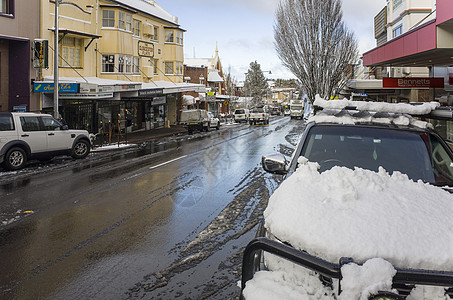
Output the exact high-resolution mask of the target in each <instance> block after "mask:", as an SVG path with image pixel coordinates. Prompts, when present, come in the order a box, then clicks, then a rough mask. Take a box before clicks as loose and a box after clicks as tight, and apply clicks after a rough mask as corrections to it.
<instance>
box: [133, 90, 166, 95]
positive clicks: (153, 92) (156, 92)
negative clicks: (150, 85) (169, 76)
mask: <svg viewBox="0 0 453 300" xmlns="http://www.w3.org/2000/svg"><path fill="white" fill-rule="evenodd" d="M163 93H164V89H152V90H139V91H138V96H139V97H141V96H158V95H162V94H163Z"/></svg>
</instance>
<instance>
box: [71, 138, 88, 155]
mask: <svg viewBox="0 0 453 300" xmlns="http://www.w3.org/2000/svg"><path fill="white" fill-rule="evenodd" d="M89 153H90V143H88V142H87V141H86V140H79V141H78V142H77V143H76V144H75V145H74V148H72V153H71V156H72V157H74V158H84V157H86V156H87V155H88V154H89Z"/></svg>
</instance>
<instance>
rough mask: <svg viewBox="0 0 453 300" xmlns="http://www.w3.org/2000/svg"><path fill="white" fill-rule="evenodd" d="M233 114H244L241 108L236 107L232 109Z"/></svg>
mask: <svg viewBox="0 0 453 300" xmlns="http://www.w3.org/2000/svg"><path fill="white" fill-rule="evenodd" d="M234 113H235V114H245V111H244V110H243V109H236V110H235V111H234Z"/></svg>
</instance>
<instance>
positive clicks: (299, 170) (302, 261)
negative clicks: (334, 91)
mask: <svg viewBox="0 0 453 300" xmlns="http://www.w3.org/2000/svg"><path fill="white" fill-rule="evenodd" d="M360 105H361V106H366V107H367V110H366V111H364V110H359V109H358V107H357V106H360ZM326 107H327V108H326ZM315 108H316V110H317V111H318V113H316V115H315V116H312V117H311V118H310V120H309V122H308V125H307V127H306V129H305V131H304V133H303V135H302V137H301V140H300V142H299V143H298V145H297V147H296V149H295V151H294V153H293V155H292V157H291V160H290V161H289V162H288V161H287V160H286V158H285V156H283V155H281V154H279V153H277V154H272V155H268V156H263V158H262V165H263V168H264V169H265V170H266V171H268V172H270V173H274V174H281V175H283V176H284V177H285V180H284V181H283V183H282V185H281V186H280V187H279V188H278V189H277V190H276V191H275V192H274V194H273V195H272V196H271V198H270V200H269V204H268V207H267V209H266V211H265V213H264V223H263V224H261V226H260V229H259V230H258V234H257V236H258V237H257V239H255V240H253V241H252V242H251V243H250V244H249V245H248V246H247V248H246V250H245V253H244V259H243V271H242V290H243V291H244V289H245V288H246V283H247V282H248V281H249V280H250V279H252V278H253V277H254V273H255V272H256V271H259V270H261V271H265V272H266V273H267V272H272V271H278V272H283V273H285V272H288V273H286V275H281V273H276V274H280V275H275V276H273V277H272V276H268V277H266V278H265V274H266V273H263V272H260V276H258V277H259V278H257V279H255V278H254V280H253V282H252V284H251V285H250V287H248V288H249V290H248V291H247V293H243V294H242V296H244V295H249V296H250V295H253V294H254V290H253V287H257V286H261V287H266V286H270V282H273V283H276V282H277V283H278V282H280V283H282V282H285V283H284V284H281V287H283V286H284V287H287V286H288V284H289V283H288V282H289V279H288V278H291V277H292V276H295V277H294V278H296V279H295V280H294V281H293V282H292V284H294V282H296V284H295V285H294V286H293V288H292V289H287V290H289V291H293V292H294V291H295V290H297V288H298V287H297V285H298V284H299V285H300V284H302V285H303V284H308V282H311V283H312V282H313V281H312V280H313V278H312V279H310V280H308V279H307V278H308V277H313V276H314V277H316V278H318V279H319V285H318V288H319V289H321V290H323V289H325V290H323V291H322V292H321V293H320V292H319V291H318V292H317V290H316V288H313V286H311V287H310V288H307V289H306V290H305V292H307V291H310V292H307V293H311V292H313V293H314V294H316V293H318V294H322V295H324V296H326V298H322V299H337V297H339V295H340V294H341V292H342V282H341V279H342V278H343V276H344V274H343V273H342V271H343V270H344V269H343V268H342V267H343V266H344V265H348V264H351V263H353V262H354V261H356V262H357V263H358V264H359V265H363V264H364V263H366V261H367V260H370V259H373V258H376V257H377V258H382V259H383V260H388V261H390V262H392V265H393V266H394V268H395V274H392V276H391V277H390V281H392V280H393V284H392V286H391V288H390V287H388V288H387V289H384V290H383V291H381V290H372V291H368V294H366V295H365V296H366V297H367V298H368V297H370V298H369V299H403V298H404V297H406V296H407V295H409V294H410V293H411V292H412V290H413V289H414V287H415V286H418V285H431V286H440V287H441V293H445V295H448V296H450V295H453V290H452V287H453V260H450V259H448V261H443V263H444V264H442V263H440V265H436V264H435V263H434V265H435V266H436V267H439V268H442V270H437V269H430V267H431V265H430V263H431V262H433V261H434V262H435V261H436V259H437V260H438V261H441V260H440V257H443V256H445V254H446V253H450V252H451V248H449V242H448V243H446V245H447V248H446V249H445V248H442V245H440V246H439V245H436V246H434V245H429V243H430V242H429V241H432V239H428V238H426V240H421V239H416V241H415V242H414V240H413V237H414V236H417V234H421V235H422V236H423V234H425V233H426V232H428V233H429V235H430V236H436V235H439V240H440V241H445V239H447V240H449V239H450V238H453V234H450V231H451V228H453V227H451V226H453V221H451V222H450V221H445V219H447V220H449V219H451V218H450V217H448V215H449V214H450V213H451V212H452V211H453V195H452V190H453V153H452V151H451V149H450V148H449V147H448V145H447V143H446V142H445V141H444V140H443V139H442V138H441V137H440V136H439V135H438V134H437V133H436V132H435V131H434V130H433V126H432V125H431V124H430V123H428V122H425V121H423V120H419V119H415V118H413V117H412V116H409V115H408V113H410V114H412V115H416V116H418V117H422V118H427V117H433V116H434V115H437V116H439V115H440V116H441V117H442V118H445V117H446V118H447V119H449V120H453V118H452V111H451V110H450V109H446V110H440V109H439V108H438V104H433V103H426V104H422V105H418V106H414V105H411V104H404V105H403V106H401V105H394V106H391V105H390V106H389V105H387V103H386V104H379V103H357V102H354V101H347V100H344V101H326V100H322V99H317V101H315ZM320 110H321V111H320ZM319 111H320V112H319ZM439 112H440V113H439ZM304 172H305V173H304ZM292 176H296V177H294V178H292ZM329 176H330V177H329ZM335 176H337V177H335ZM343 176H344V177H348V176H350V178H351V180H349V178H343ZM326 178H328V179H326ZM373 178H374V179H376V180H375V181H373ZM362 179H363V180H362ZM303 180H312V181H311V182H304V181H303ZM316 180H319V182H316ZM322 180H324V181H322ZM320 182H322V184H321V183H320ZM285 183H287V184H285ZM360 185H362V186H360ZM363 185H368V186H363ZM392 185H395V186H397V188H394V190H390V191H389V190H388V189H390V187H392ZM412 189H413V190H412ZM364 191H365V192H366V191H373V192H374V194H373V195H372V196H370V195H364V194H361V193H363V192H364ZM417 191H421V192H420V195H418V194H417V193H418V192H417ZM411 193H412V194H411ZM414 193H415V194H414ZM404 194H408V195H412V196H410V197H413V198H414V199H413V200H412V198H410V197H409V199H408V198H407V197H406V198H405V195H404ZM380 195H382V196H380ZM390 196H391V197H390ZM290 197H292V198H294V199H296V200H297V201H300V203H297V202H292V203H291V202H290V201H287V199H286V198H290ZM370 197H371V198H372V199H370ZM373 197H374V198H373ZM380 197H386V198H380ZM387 197H388V198H391V199H390V200H389V199H388V198H387ZM415 198H417V199H415ZM351 199H352V200H351ZM365 200H366V201H365ZM348 201H350V202H348ZM367 201H368V202H367ZM392 201H393V202H392ZM398 201H401V202H400V203H398ZM384 203H385V204H384ZM299 204H301V205H299ZM420 204H421V205H420ZM361 205H362V206H363V207H367V206H366V205H369V206H368V207H367V208H368V209H363V210H364V211H360V213H362V215H360V214H359V213H358V214H357V215H354V214H355V213H356V212H357V211H356V210H360V209H359V208H358V207H361ZM384 205H387V206H384ZM301 207H303V211H297V209H300V208H301ZM383 207H384V208H383ZM402 207H403V208H402ZM430 208H432V209H430ZM276 211H278V214H277V212H276ZM395 211H396V212H395ZM433 211H434V213H433ZM282 212H283V213H282ZM285 212H286V213H285ZM431 213H433V214H436V213H437V214H439V215H430V214H431ZM425 215H426V216H427V218H426V220H424V216H425ZM276 216H278V218H276ZM337 216H345V217H344V218H339V220H334V219H336V217H337ZM360 218H362V220H358V221H357V219H360ZM305 219H308V221H307V220H305ZM301 220H302V221H301ZM429 220H430V221H429ZM291 222H292V223H291ZM423 222H426V226H423ZM429 222H431V223H429ZM290 223H291V225H289V224H290ZM294 224H297V225H294ZM358 224H359V225H358ZM434 228H439V231H438V232H430V230H434ZM380 230H384V231H385V232H379V231H380ZM412 230H414V231H419V232H414V233H413V234H412V232H411V231H412ZM436 230H437V229H436ZM288 231H292V232H288ZM420 231H421V233H420ZM442 231H443V232H445V233H446V235H443V234H442ZM369 239H374V240H373V241H372V242H370V241H369ZM443 239H444V240H443ZM405 240H407V241H406V244H405ZM376 241H377V242H376ZM407 243H408V244H407ZM424 243H425V244H424ZM426 243H428V245H427V244H426ZM339 244H341V246H338V245H339ZM439 244H442V242H440V243H439ZM362 245H363V249H362ZM367 245H368V246H369V245H371V246H369V247H368V246H367ZM395 245H396V246H395ZM431 246H432V247H431ZM338 247H339V248H340V249H337V248H338ZM390 247H392V249H389V248H390ZM398 247H401V248H402V249H399V248H398ZM425 247H426V248H425ZM430 247H431V248H430ZM444 247H445V246H444ZM393 248H394V249H393ZM403 248H404V249H403ZM405 248H412V249H413V251H415V252H416V253H417V255H419V256H418V257H412V256H411V255H410V253H411V252H410V251H406V250H407V249H405ZM432 248H436V251H440V254H441V255H439V257H437V256H436V254H433V253H436V252H432V251H431V250H429V251H426V252H425V251H424V250H423V249H432ZM417 251H418V252H417ZM268 253H272V254H275V255H276V256H277V257H279V258H277V259H273V258H275V257H276V256H273V255H270V256H269V254H268ZM408 253H409V254H408ZM400 254H401V257H399V255H400ZM448 256H449V255H448ZM263 257H265V258H266V259H263ZM449 257H450V256H449ZM282 258H283V259H282ZM425 258H426V261H425ZM282 261H286V262H282ZM287 261H290V262H292V263H295V264H296V265H299V266H302V267H303V268H302V269H304V270H308V272H306V273H305V271H301V270H299V269H297V268H300V267H299V266H296V267H295V266H294V264H288V262H287ZM283 266H284V267H283ZM285 268H286V269H285ZM427 269H430V270H427ZM297 270H299V271H297ZM298 272H299V273H298ZM277 277H278V278H279V280H280V281H279V280H276V279H275V278H277ZM262 278H265V279H263V282H267V283H265V284H262V285H259V284H258V282H259V280H261V279H262ZM301 278H302V279H301ZM356 280H357V284H359V283H358V282H359V281H360V279H359V278H357V279H356ZM289 285H291V284H289ZM272 288H275V287H270V288H269V290H270V291H271V290H272ZM307 295H311V294H307ZM307 295H306V294H300V295H299V297H302V298H303V296H307ZM280 296H281V294H280ZM293 296H294V295H293ZM312 296H313V295H312ZM362 296H363V295H362ZM373 297H374V298H373ZM379 297H382V298H379ZM250 298H252V299H253V298H254V297H250ZM310 299H311V298H310ZM314 299H318V298H316V297H315V298H314ZM361 299H362V298H361Z"/></svg>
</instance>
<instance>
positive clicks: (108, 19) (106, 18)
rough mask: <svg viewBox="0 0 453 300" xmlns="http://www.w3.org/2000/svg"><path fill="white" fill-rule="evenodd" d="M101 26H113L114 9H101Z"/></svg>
mask: <svg viewBox="0 0 453 300" xmlns="http://www.w3.org/2000/svg"><path fill="white" fill-rule="evenodd" d="M102 27H115V11H114V10H109V9H104V10H103V11H102Z"/></svg>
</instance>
